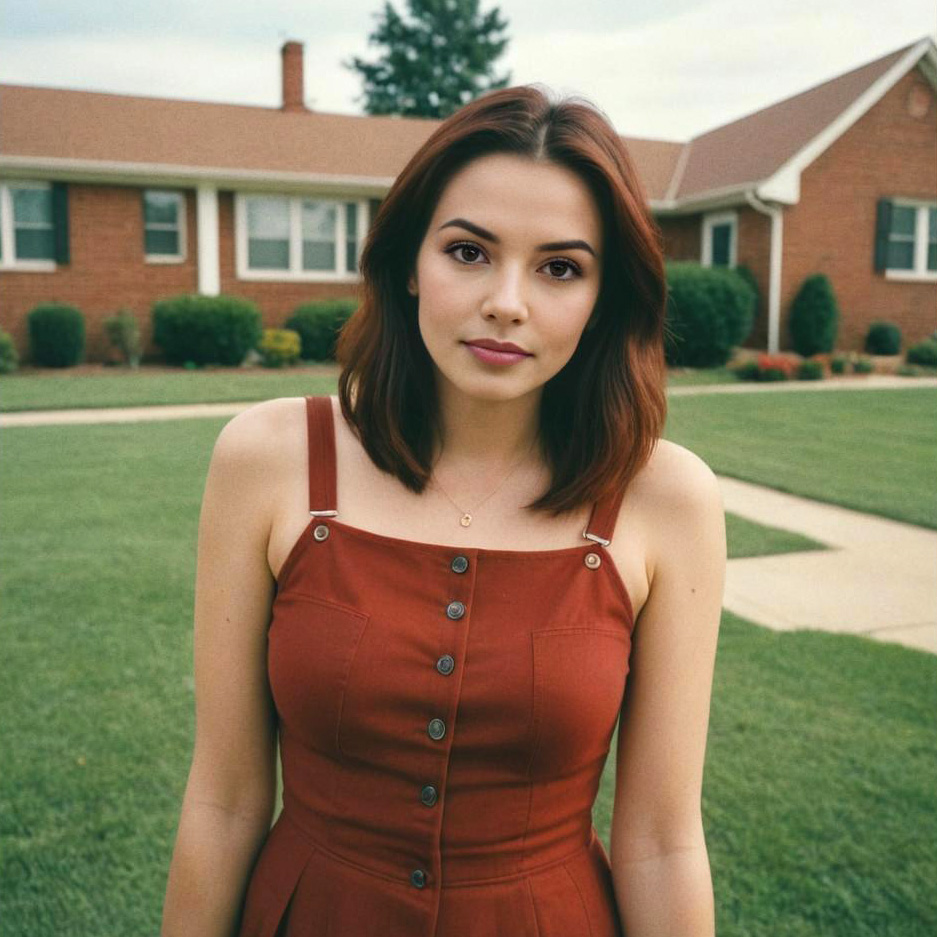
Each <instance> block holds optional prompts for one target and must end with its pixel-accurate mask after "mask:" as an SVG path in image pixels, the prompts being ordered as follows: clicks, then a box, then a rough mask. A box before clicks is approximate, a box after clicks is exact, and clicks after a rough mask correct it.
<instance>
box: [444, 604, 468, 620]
mask: <svg viewBox="0 0 937 937" xmlns="http://www.w3.org/2000/svg"><path fill="white" fill-rule="evenodd" d="M446 614H447V615H448V616H449V617H450V618H461V617H462V616H463V615H464V614H465V606H464V605H463V604H462V603H461V602H450V603H449V605H448V606H447V607H446Z"/></svg>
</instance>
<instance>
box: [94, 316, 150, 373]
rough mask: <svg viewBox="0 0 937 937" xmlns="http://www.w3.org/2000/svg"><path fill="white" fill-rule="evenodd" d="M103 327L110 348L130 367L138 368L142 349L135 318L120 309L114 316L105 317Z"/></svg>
mask: <svg viewBox="0 0 937 937" xmlns="http://www.w3.org/2000/svg"><path fill="white" fill-rule="evenodd" d="M103 325H104V334H105V336H106V337H107V340H108V342H109V344H110V346H111V347H112V348H116V349H117V350H118V351H119V352H120V354H121V355H122V357H123V359H124V361H126V362H127V364H129V365H130V367H132V368H136V367H139V365H140V357H141V355H142V347H141V342H140V326H139V325H137V319H136V316H134V314H133V313H132V312H131V311H130V310H129V309H126V308H122V309H120V310H119V311H118V312H117V314H116V315H113V316H107V317H106V318H105V319H104V323H103Z"/></svg>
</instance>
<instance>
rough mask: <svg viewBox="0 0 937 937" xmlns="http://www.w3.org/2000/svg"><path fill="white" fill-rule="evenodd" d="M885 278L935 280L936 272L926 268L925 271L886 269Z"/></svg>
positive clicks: (929, 281) (922, 281)
mask: <svg viewBox="0 0 937 937" xmlns="http://www.w3.org/2000/svg"><path fill="white" fill-rule="evenodd" d="M885 279H886V280H908V281H911V282H917V283H934V282H937V272H935V271H933V270H928V271H927V273H915V272H914V271H913V270H886V271H885Z"/></svg>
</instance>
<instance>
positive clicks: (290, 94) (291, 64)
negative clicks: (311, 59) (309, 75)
mask: <svg viewBox="0 0 937 937" xmlns="http://www.w3.org/2000/svg"><path fill="white" fill-rule="evenodd" d="M280 57H281V59H282V71H283V104H282V105H281V108H280V109H281V110H283V111H305V110H307V108H306V105H305V103H303V44H302V43H301V42H296V41H295V40H290V41H288V42H284V43H283V46H282V48H281V49H280Z"/></svg>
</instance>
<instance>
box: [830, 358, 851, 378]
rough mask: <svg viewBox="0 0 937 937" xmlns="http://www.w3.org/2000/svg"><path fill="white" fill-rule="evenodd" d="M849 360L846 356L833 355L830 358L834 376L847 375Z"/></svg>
mask: <svg viewBox="0 0 937 937" xmlns="http://www.w3.org/2000/svg"><path fill="white" fill-rule="evenodd" d="M848 365H849V359H848V358H847V357H846V356H845V355H833V357H832V358H830V371H831V373H833V374H845V373H846V368H847V366H848Z"/></svg>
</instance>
